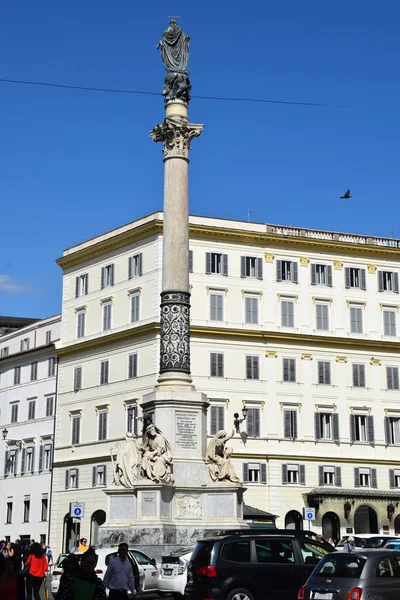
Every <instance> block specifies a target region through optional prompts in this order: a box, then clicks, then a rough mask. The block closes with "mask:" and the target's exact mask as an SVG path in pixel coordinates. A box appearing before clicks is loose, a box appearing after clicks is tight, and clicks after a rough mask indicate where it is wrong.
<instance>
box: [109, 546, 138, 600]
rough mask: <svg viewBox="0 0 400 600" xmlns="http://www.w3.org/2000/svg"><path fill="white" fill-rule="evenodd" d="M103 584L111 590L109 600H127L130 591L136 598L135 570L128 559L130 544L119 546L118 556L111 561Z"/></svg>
mask: <svg viewBox="0 0 400 600" xmlns="http://www.w3.org/2000/svg"><path fill="white" fill-rule="evenodd" d="M103 583H104V585H105V587H106V588H108V589H109V590H110V594H109V600H127V599H128V590H130V591H131V593H132V596H133V597H135V596H136V589H135V580H134V577H133V569H132V565H131V562H130V560H129V559H128V544H124V543H123V544H120V545H119V546H118V556H115V557H114V558H112V559H111V560H110V562H109V564H108V567H107V571H106V574H105V575H104V580H103Z"/></svg>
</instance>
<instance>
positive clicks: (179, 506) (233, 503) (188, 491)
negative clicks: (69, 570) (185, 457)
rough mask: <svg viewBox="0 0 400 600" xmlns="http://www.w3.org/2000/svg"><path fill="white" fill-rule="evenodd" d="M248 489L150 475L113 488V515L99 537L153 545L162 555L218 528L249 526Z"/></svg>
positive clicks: (110, 490)
mask: <svg viewBox="0 0 400 600" xmlns="http://www.w3.org/2000/svg"><path fill="white" fill-rule="evenodd" d="M244 489H245V488H243V486H242V485H240V484H237V485H235V484H232V483H226V484H224V483H219V484H209V485H208V486H207V487H198V488H196V487H193V486H191V487H185V486H179V487H177V486H174V485H168V484H164V485H161V484H155V483H154V482H148V481H144V482H143V483H138V484H137V485H135V486H134V487H133V488H132V489H131V490H127V489H121V488H119V487H113V488H108V489H106V490H104V491H105V494H106V495H107V497H108V510H107V515H109V517H108V519H107V521H106V522H105V523H104V525H101V527H100V529H99V543H100V545H101V546H104V547H107V546H114V545H116V544H119V543H121V542H127V543H128V544H129V546H131V547H132V546H135V547H141V548H142V549H143V551H145V552H146V550H145V548H150V547H151V548H154V549H153V550H152V557H154V558H160V557H161V555H163V554H168V553H169V552H170V551H171V550H173V549H176V548H179V547H182V546H194V545H195V544H196V542H197V540H198V539H201V538H202V537H209V536H210V535H213V534H215V533H216V532H217V531H221V530H226V529H244V528H247V525H246V524H245V522H244V521H243V492H244ZM169 548H170V549H169ZM147 553H148V552H147ZM153 555H154V556H153Z"/></svg>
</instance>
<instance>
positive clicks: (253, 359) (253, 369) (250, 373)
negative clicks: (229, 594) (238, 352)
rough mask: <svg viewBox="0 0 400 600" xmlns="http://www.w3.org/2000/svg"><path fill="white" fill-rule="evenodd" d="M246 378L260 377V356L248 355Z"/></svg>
mask: <svg viewBox="0 0 400 600" xmlns="http://www.w3.org/2000/svg"><path fill="white" fill-rule="evenodd" d="M246 379H260V369H259V357H258V356H246Z"/></svg>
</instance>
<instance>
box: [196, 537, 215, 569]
mask: <svg viewBox="0 0 400 600" xmlns="http://www.w3.org/2000/svg"><path fill="white" fill-rule="evenodd" d="M211 551H212V543H210V542H198V544H197V546H196V548H195V549H194V552H193V554H192V561H191V562H192V565H193V566H194V569H198V568H200V567H208V566H209V564H210V560H211Z"/></svg>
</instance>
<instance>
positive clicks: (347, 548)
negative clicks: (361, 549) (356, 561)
mask: <svg viewBox="0 0 400 600" xmlns="http://www.w3.org/2000/svg"><path fill="white" fill-rule="evenodd" d="M355 549H356V545H355V543H354V538H353V536H350V537H348V538H347V542H346V543H345V545H344V546H343V552H353V551H354V550H355Z"/></svg>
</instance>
